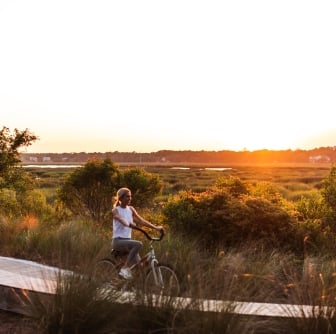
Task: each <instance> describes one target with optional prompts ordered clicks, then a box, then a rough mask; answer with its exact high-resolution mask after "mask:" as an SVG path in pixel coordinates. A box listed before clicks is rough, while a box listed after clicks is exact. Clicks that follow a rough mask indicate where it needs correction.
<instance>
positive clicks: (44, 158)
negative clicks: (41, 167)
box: [42, 157, 51, 162]
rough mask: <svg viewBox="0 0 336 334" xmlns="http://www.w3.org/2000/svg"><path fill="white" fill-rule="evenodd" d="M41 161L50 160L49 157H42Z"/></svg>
mask: <svg viewBox="0 0 336 334" xmlns="http://www.w3.org/2000/svg"><path fill="white" fill-rule="evenodd" d="M42 161H43V162H48V161H51V158H50V157H43V158H42Z"/></svg>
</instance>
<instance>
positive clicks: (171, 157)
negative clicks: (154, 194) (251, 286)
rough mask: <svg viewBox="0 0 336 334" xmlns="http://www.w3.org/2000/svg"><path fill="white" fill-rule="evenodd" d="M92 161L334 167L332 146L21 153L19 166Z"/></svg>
mask: <svg viewBox="0 0 336 334" xmlns="http://www.w3.org/2000/svg"><path fill="white" fill-rule="evenodd" d="M93 158H97V159H105V158H109V159H111V160H112V161H114V162H116V163H137V164H142V163H204V164H205V163H207V164H225V163H253V164H255V163H326V162H327V163H328V162H330V163H334V162H335V161H336V146H333V147H320V148H315V149H312V150H300V149H298V150H278V151H272V150H266V149H265V150H257V151H228V150H223V151H191V150H184V151H172V150H161V151H157V152H150V153H138V152H118V151H115V152H105V153H101V152H92V153H86V152H79V153H75V152H73V153H22V154H21V160H22V162H23V163H40V162H44V163H48V162H55V163H86V162H87V161H89V160H92V159H93Z"/></svg>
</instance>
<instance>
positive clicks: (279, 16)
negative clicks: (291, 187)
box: [0, 0, 336, 153]
mask: <svg viewBox="0 0 336 334" xmlns="http://www.w3.org/2000/svg"><path fill="white" fill-rule="evenodd" d="M335 17H336V1H335V0H329V1H324V0H320V1H310V0H304V1H298V0H281V1H273V0H263V1H259V0H253V1H251V0H230V1H226V0H220V1H211V0H204V1H203V0H190V1H186V0H176V1H175V0H169V1H161V0H152V1H147V0H134V1H128V0H118V1H114V0H57V1H56V0H54V1H51V0H0V126H1V128H2V126H7V127H9V128H10V129H11V130H13V129H14V128H18V129H19V130H24V129H26V128H28V129H29V130H30V131H31V132H33V133H34V134H35V135H37V136H38V137H39V138H40V139H39V140H38V141H36V142H35V143H33V145H31V146H30V147H29V148H28V150H27V152H34V153H44V152H59V153H63V152H106V151H112V152H113V151H125V152H126V151H136V152H154V151H158V150H164V149H168V150H216V151H217V150H236V151H240V150H243V149H248V150H256V149H265V148H266V149H272V150H273V149H275V150H278V149H297V148H300V149H312V148H316V147H321V146H336V20H335Z"/></svg>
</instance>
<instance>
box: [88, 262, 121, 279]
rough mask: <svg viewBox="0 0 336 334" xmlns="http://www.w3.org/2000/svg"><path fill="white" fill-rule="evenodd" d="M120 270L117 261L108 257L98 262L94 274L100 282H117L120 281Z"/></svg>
mask: <svg viewBox="0 0 336 334" xmlns="http://www.w3.org/2000/svg"><path fill="white" fill-rule="evenodd" d="M118 272H119V267H118V266H117V265H116V263H115V262H114V261H112V260H111V259H107V258H106V259H101V260H99V261H98V262H97V263H96V265H95V268H94V273H93V276H94V278H95V280H96V282H97V283H99V284H117V283H118V282H119V281H120V278H119V277H118Z"/></svg>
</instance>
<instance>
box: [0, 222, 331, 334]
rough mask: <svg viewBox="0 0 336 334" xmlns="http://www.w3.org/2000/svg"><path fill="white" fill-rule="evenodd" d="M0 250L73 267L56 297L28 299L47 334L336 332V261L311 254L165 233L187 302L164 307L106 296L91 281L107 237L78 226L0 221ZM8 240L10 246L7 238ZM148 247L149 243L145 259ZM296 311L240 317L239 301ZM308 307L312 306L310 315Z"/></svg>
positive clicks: (160, 249)
mask: <svg viewBox="0 0 336 334" xmlns="http://www.w3.org/2000/svg"><path fill="white" fill-rule="evenodd" d="M1 233H2V234H1V240H2V243H1V246H0V249H1V253H2V254H3V255H10V254H11V255H12V256H13V255H15V256H16V257H22V258H30V259H31V258H33V259H35V260H37V261H38V262H42V263H46V264H52V265H54V264H57V266H59V267H60V268H66V269H71V270H72V271H73V273H74V275H70V276H67V277H60V278H59V281H58V283H57V293H56V294H55V295H54V296H49V297H48V298H47V297H46V296H44V297H42V296H39V297H38V298H32V299H31V314H32V315H33V316H34V317H35V319H37V322H38V324H39V328H40V330H41V332H43V333H232V334H234V333H328V334H329V333H335V332H336V331H335V328H336V327H335V326H336V321H335V319H336V318H335V312H334V310H335V307H336V282H335V279H336V261H335V260H334V259H333V258H331V257H326V256H324V255H321V254H318V253H315V254H314V257H311V256H309V254H305V258H304V259H303V258H302V257H300V258H297V257H296V256H295V255H294V254H290V253H282V252H280V251H273V252H268V251H265V250H263V249H260V248H259V247H258V245H257V244H255V245H251V244H249V245H245V246H243V247H241V248H239V249H219V250H218V251H217V252H216V253H214V252H211V253H210V252H206V251H205V250H201V249H199V247H198V243H197V242H196V241H194V240H187V239H186V238H182V237H180V236H177V235H173V234H170V233H168V234H167V235H166V237H165V238H164V239H163V240H162V242H160V243H157V245H156V249H157V256H158V258H159V260H160V262H163V263H167V264H170V265H171V266H173V267H174V269H175V270H176V272H177V274H178V277H179V279H180V281H181V287H182V292H181V297H183V298H187V299H184V302H183V303H182V302H178V303H177V304H176V300H175V301H174V300H173V299H167V300H165V301H164V304H163V305H160V307H157V306H158V304H157V303H156V302H155V300H154V299H151V298H148V296H144V295H143V294H142V293H141V292H140V293H137V294H136V295H135V298H136V299H135V300H134V299H130V300H126V301H125V300H124V302H123V303H121V304H120V303H117V301H118V300H119V298H120V294H119V293H118V291H113V290H108V291H106V292H107V293H105V294H104V293H102V290H101V287H99V286H98V285H97V283H98V282H95V280H94V279H93V273H92V271H93V267H94V264H95V263H96V261H97V260H98V259H99V258H100V257H103V256H105V255H107V254H109V252H110V247H111V240H110V237H111V231H110V230H109V228H107V229H106V230H105V229H97V228H96V227H94V226H93V225H92V224H91V223H90V222H86V221H80V220H74V221H71V222H66V223H63V224H61V225H59V226H56V225H52V224H51V225H48V224H45V223H43V224H35V223H33V220H32V221H30V222H29V224H28V222H26V225H24V226H23V225H22V222H20V221H15V222H12V223H10V222H8V221H5V220H2V223H1ZM6 240H8V241H6ZM146 247H147V244H146V242H145V241H144V249H143V252H145V251H146ZM204 300H219V301H227V302H228V303H227V304H225V305H226V307H224V308H223V309H221V310H219V311H218V312H214V311H213V312H203V311H204V309H205V308H206V307H207V304H204V303H203V301H204ZM241 301H242V302H250V303H252V302H261V303H281V304H283V305H287V304H294V305H303V306H299V310H300V312H299V313H300V316H299V317H297V314H294V313H293V314H290V311H288V310H287V311H286V312H288V314H287V317H286V318H285V319H282V320H281V321H279V319H277V318H265V317H258V316H242V315H239V314H235V313H234V311H235V309H236V304H235V302H241ZM306 305H312V306H314V308H313V309H310V311H311V310H312V312H310V314H307V313H306Z"/></svg>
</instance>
